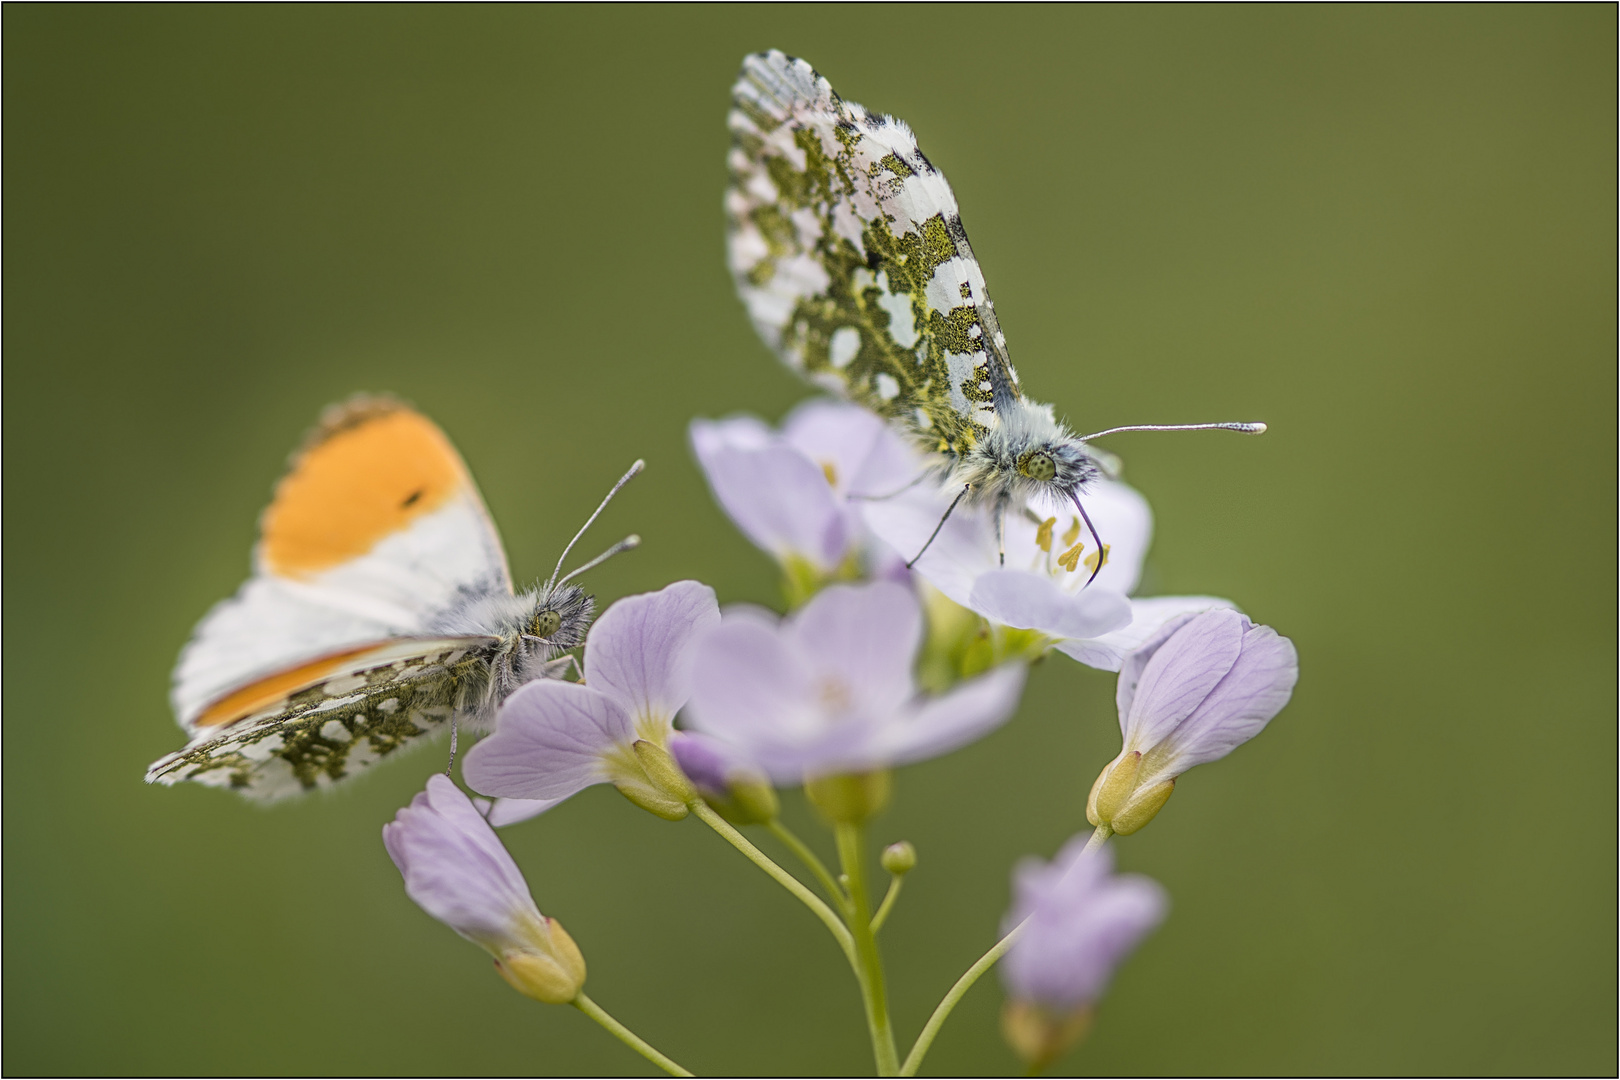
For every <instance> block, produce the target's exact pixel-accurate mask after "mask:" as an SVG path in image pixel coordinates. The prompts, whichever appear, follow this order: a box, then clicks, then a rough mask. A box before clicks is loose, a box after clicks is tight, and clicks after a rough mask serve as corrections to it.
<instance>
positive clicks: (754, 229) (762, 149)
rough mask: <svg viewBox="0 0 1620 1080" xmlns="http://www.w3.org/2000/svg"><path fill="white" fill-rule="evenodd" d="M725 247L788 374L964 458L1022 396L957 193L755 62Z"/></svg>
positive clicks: (774, 63)
mask: <svg viewBox="0 0 1620 1080" xmlns="http://www.w3.org/2000/svg"><path fill="white" fill-rule="evenodd" d="M732 102H733V109H732V111H731V115H730V119H729V123H730V127H731V132H732V140H733V141H732V149H731V156H730V169H731V187H730V189H729V190H728V191H727V195H726V210H727V217H728V220H729V224H730V234H729V251H730V261H731V269H732V273H733V275H734V276H735V279H736V282H737V290H738V292H739V294H740V295H741V296H742V299H743V302H744V303H745V304H746V305H747V306H748V312H749V315H750V317H751V318H752V319H753V322H754V326H755V328H756V329H757V330H758V331H759V333H760V336H761V337H763V338H764V339H765V341H766V343H767V344H769V345H770V346H771V347H772V348H773V349H775V350H776V352H777V353H778V355H779V356H781V358H782V359H783V361H785V362H786V363H787V364H788V365H789V366H791V367H793V368H795V369H796V370H798V371H800V372H802V373H803V374H805V375H806V376H807V377H809V378H811V379H812V380H813V381H815V382H816V383H818V384H820V385H823V386H826V387H828V388H829V389H832V390H835V391H837V392H839V393H842V394H844V395H846V396H848V397H850V398H852V399H853V400H855V401H857V402H859V403H860V404H862V405H865V406H866V407H868V408H870V409H872V410H874V411H875V412H877V413H879V414H880V415H883V416H885V417H889V418H891V419H893V420H895V421H897V422H899V423H900V424H902V425H903V426H905V427H907V428H909V429H911V430H912V431H913V432H915V433H916V434H918V435H919V436H921V437H923V439H924V440H925V442H926V443H927V444H929V445H932V446H934V447H936V448H937V449H939V450H942V451H947V452H951V453H955V454H961V453H963V452H964V451H966V450H967V449H968V448H969V447H971V446H972V445H973V444H974V443H975V442H976V441H977V440H978V439H979V438H980V437H981V436H982V435H983V434H984V433H985V432H986V431H988V430H990V429H991V428H994V427H996V426H997V424H998V421H999V419H1000V414H1001V413H1003V412H1005V411H1007V410H1008V409H1010V408H1012V407H1014V406H1015V404H1016V403H1017V402H1018V401H1019V399H1020V397H1021V395H1020V393H1019V389H1018V380H1017V375H1016V374H1015V373H1014V371H1013V368H1012V365H1011V363H1010V362H1009V361H1008V359H1007V349H1006V339H1005V338H1004V337H1003V335H1002V333H1001V329H1000V327H999V326H998V325H997V323H996V317H995V312H994V310H993V308H992V306H991V303H990V298H989V295H988V294H987V292H986V291H985V286H984V275H983V274H982V273H981V272H980V269H979V264H978V261H977V260H976V259H974V257H973V250H972V248H971V247H970V246H969V245H968V240H967V233H966V232H965V231H963V228H962V221H961V217H960V215H959V214H958V212H957V208H956V198H955V196H954V195H952V193H951V188H950V185H949V184H948V183H946V181H945V177H944V176H943V175H942V174H941V173H940V172H939V171H938V170H937V169H935V168H934V167H933V166H932V165H931V164H929V162H928V159H927V158H925V157H924V156H923V155H922V153H921V151H919V150H918V149H917V141H916V139H915V137H914V136H913V135H912V133H911V131H910V129H909V128H907V127H906V125H905V124H904V123H903V122H901V121H899V120H896V119H894V118H892V117H888V116H879V115H874V114H872V113H869V112H868V111H867V110H866V109H864V108H862V107H861V106H859V105H857V104H855V103H854V102H848V101H844V100H843V99H841V98H840V97H839V96H838V95H837V94H836V93H835V92H834V91H833V89H832V87H831V86H830V85H829V84H828V82H827V80H826V79H824V78H822V77H821V76H820V75H818V74H816V72H815V70H814V69H813V68H811V67H810V65H809V64H807V63H805V62H804V61H803V60H796V59H794V58H792V57H788V56H784V55H783V54H782V53H780V52H769V53H760V54H757V55H755V56H750V57H749V58H748V59H747V60H746V61H744V63H743V68H742V73H741V75H740V76H739V78H738V80H737V83H736V85H735V86H734V87H733V89H732Z"/></svg>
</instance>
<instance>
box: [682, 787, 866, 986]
mask: <svg viewBox="0 0 1620 1080" xmlns="http://www.w3.org/2000/svg"><path fill="white" fill-rule="evenodd" d="M692 813H694V814H696V815H697V816H698V817H699V818H702V819H703V823H704V824H705V825H707V826H708V827H709V828H711V829H713V830H714V831H715V832H717V833H719V834H720V835H721V836H723V837H725V839H726V841H727V842H728V843H730V844H731V846H732V847H734V848H736V849H737V850H738V851H740V852H742V853H743V854H744V855H746V856H747V857H748V859H749V861H750V862H752V863H753V864H754V865H755V866H757V867H759V868H760V869H761V870H763V871H765V872H766V873H767V874H769V875H771V877H773V878H775V879H776V882H777V884H779V885H781V886H782V888H784V889H786V890H787V891H788V892H790V893H792V894H793V895H794V896H796V897H798V898H799V901H800V902H801V903H803V904H804V906H805V907H807V908H809V909H810V910H811V911H812V912H813V913H814V914H815V916H816V918H818V919H820V920H821V921H822V922H823V923H825V924H826V926H827V929H828V930H829V931H831V932H832V936H833V938H834V939H835V940H837V942H838V947H839V948H840V949H843V950H844V956H845V958H847V959H848V960H849V963H850V966H851V967H856V969H857V970H859V968H858V967H857V959H856V953H855V943H854V941H853V940H851V938H850V934H849V930H848V928H846V927H845V926H844V924H843V922H841V921H840V920H839V918H838V916H837V915H836V914H835V913H834V912H833V909H832V908H830V907H828V906H827V904H826V902H825V901H823V900H822V899H821V897H819V896H817V895H816V894H815V893H813V892H811V891H810V890H809V889H808V888H806V887H805V884H804V882H802V881H800V880H799V879H798V878H796V877H794V876H793V875H792V874H790V873H788V872H787V871H786V870H784V869H782V868H781V867H780V866H778V865H776V863H774V862H772V861H771V859H770V857H769V856H767V855H766V854H765V853H764V852H763V851H761V850H759V848H757V847H755V846H754V845H753V844H750V843H749V842H748V838H747V837H745V836H743V834H742V833H740V832H738V831H737V830H736V829H734V828H732V827H731V823H730V822H729V821H727V820H726V819H725V818H723V817H721V816H720V815H719V814H717V813H715V812H714V810H713V809H712V808H710V806H709V805H708V804H707V803H705V802H704V801H703V800H702V799H698V800H696V801H694V802H693V803H692Z"/></svg>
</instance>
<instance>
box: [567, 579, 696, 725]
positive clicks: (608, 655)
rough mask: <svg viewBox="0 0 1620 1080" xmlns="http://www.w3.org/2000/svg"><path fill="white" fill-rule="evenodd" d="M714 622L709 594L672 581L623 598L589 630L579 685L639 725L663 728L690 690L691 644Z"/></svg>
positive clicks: (684, 583)
mask: <svg viewBox="0 0 1620 1080" xmlns="http://www.w3.org/2000/svg"><path fill="white" fill-rule="evenodd" d="M719 624H720V606H719V604H717V603H716V602H715V598H714V590H713V589H711V588H709V587H708V586H707V585H704V584H702V583H700V582H696V581H678V582H676V583H675V584H673V585H670V586H667V587H666V588H663V589H660V590H659V591H658V592H654V593H643V594H641V595H639V596H627V597H625V598H624V599H622V600H619V601H618V602H616V603H615V604H614V605H613V606H612V607H610V608H608V609H607V611H606V612H605V613H603V615H602V617H601V618H599V619H597V620H596V625H595V626H593V627H591V635H590V643H589V647H588V648H587V650H586V653H585V682H586V685H588V686H589V687H591V689H593V690H596V691H599V692H601V693H604V694H607V695H608V696H609V697H612V698H615V699H616V700H618V701H619V703H620V704H622V705H623V706H625V708H627V709H628V710H629V711H630V713H631V715H632V716H634V717H635V718H636V719H637V720H639V721H642V722H644V723H652V724H664V725H667V724H668V723H669V721H670V720H672V719H673V718H674V716H675V713H676V712H678V711H679V710H680V708H681V706H682V705H684V704H686V699H687V696H688V695H689V694H690V693H691V689H692V656H691V653H692V642H693V641H694V639H695V637H696V636H697V635H699V634H702V633H706V632H707V631H709V630H711V629H713V628H714V627H716V626H718V625H719Z"/></svg>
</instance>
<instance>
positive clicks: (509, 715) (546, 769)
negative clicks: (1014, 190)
mask: <svg viewBox="0 0 1620 1080" xmlns="http://www.w3.org/2000/svg"><path fill="white" fill-rule="evenodd" d="M635 739H636V733H635V726H634V724H633V723H632V721H631V718H630V714H629V713H628V712H627V711H626V710H625V708H624V707H623V706H622V705H620V704H619V703H618V702H617V701H615V700H613V699H612V698H610V697H608V696H607V695H606V694H603V693H601V692H599V691H597V690H593V689H591V688H590V687H586V686H580V685H579V684H578V683H565V682H556V681H553V680H550V679H546V680H542V681H540V682H532V683H529V684H528V685H527V686H525V687H523V688H522V689H520V690H518V691H517V693H515V694H513V695H512V696H511V697H509V698H507V699H506V704H504V705H502V706H501V712H500V718H499V721H498V722H497V724H496V727H495V734H493V735H491V736H489V737H488V738H486V739H484V740H483V741H482V742H480V743H479V744H478V745H477V746H474V747H473V748H472V749H471V750H470V751H468V752H467V763H466V765H464V766H463V767H462V774H463V775H464V776H465V777H466V778H467V783H468V784H470V785H472V787H473V790H475V791H480V792H483V793H484V794H485V795H500V796H504V797H506V798H513V799H566V798H567V797H568V796H570V795H573V794H574V793H576V792H578V791H582V790H584V789H585V788H587V787H589V786H590V785H592V784H598V783H601V782H603V781H604V780H606V779H607V774H606V772H605V771H604V768H603V758H604V757H605V756H606V755H607V754H609V753H611V752H612V750H613V749H614V748H615V747H619V746H628V745H630V744H631V743H632V742H634V741H635Z"/></svg>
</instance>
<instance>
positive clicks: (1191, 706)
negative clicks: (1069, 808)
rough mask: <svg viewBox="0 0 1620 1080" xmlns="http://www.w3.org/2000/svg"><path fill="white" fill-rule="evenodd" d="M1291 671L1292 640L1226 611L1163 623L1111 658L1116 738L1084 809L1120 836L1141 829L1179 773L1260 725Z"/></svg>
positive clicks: (1295, 667) (1281, 700) (1220, 753)
mask: <svg viewBox="0 0 1620 1080" xmlns="http://www.w3.org/2000/svg"><path fill="white" fill-rule="evenodd" d="M1298 678H1299V657H1298V654H1297V653H1295V651H1294V645H1293V643H1292V642H1291V641H1289V640H1288V639H1287V638H1285V637H1280V636H1279V635H1278V634H1277V632H1276V631H1275V630H1272V629H1271V628H1270V627H1268V626H1256V625H1255V624H1253V623H1251V622H1250V621H1249V620H1248V619H1247V618H1245V617H1244V616H1243V615H1240V614H1238V613H1237V612H1235V611H1228V610H1216V611H1206V612H1203V613H1201V614H1196V615H1183V616H1180V617H1179V618H1176V619H1173V620H1171V621H1170V622H1168V623H1166V624H1165V625H1164V627H1163V628H1161V629H1160V630H1159V631H1158V632H1157V633H1155V634H1154V635H1153V636H1152V637H1150V638H1149V639H1148V640H1147V642H1146V643H1145V644H1143V645H1142V647H1141V648H1139V649H1137V650H1136V651H1135V652H1133V653H1131V654H1130V655H1129V656H1127V657H1126V658H1125V661H1124V664H1123V666H1121V668H1120V672H1119V688H1118V690H1117V692H1116V695H1115V696H1116V699H1117V701H1118V704H1119V723H1120V733H1121V735H1122V736H1123V738H1124V742H1125V746H1124V749H1122V750H1121V751H1120V754H1119V756H1118V757H1117V758H1115V759H1114V760H1113V761H1111V762H1109V763H1108V766H1107V767H1106V768H1104V769H1103V771H1102V772H1101V773H1099V774H1098V776H1097V781H1096V783H1094V784H1092V785H1091V795H1090V797H1089V798H1088V799H1087V800H1086V818H1087V819H1088V820H1089V821H1090V822H1091V823H1092V824H1093V825H1097V826H1107V827H1108V828H1110V829H1111V830H1112V831H1113V832H1115V833H1118V834H1119V835H1120V836H1129V835H1130V834H1131V833H1133V832H1135V831H1136V830H1138V829H1140V828H1141V827H1142V826H1144V825H1146V824H1147V823H1148V822H1150V821H1152V820H1153V818H1154V816H1155V815H1157V814H1158V812H1159V811H1160V810H1162V809H1163V808H1164V804H1165V803H1166V802H1167V801H1168V800H1169V798H1170V795H1171V793H1172V792H1174V791H1175V783H1176V778H1177V777H1178V776H1180V775H1181V774H1182V773H1184V772H1186V771H1187V770H1188V769H1190V768H1192V767H1194V766H1195V765H1202V764H1205V763H1207V762H1211V761H1216V760H1219V759H1220V758H1223V757H1225V756H1226V755H1227V754H1229V753H1231V752H1232V751H1233V750H1234V749H1236V748H1237V747H1238V746H1240V745H1242V744H1243V743H1244V742H1246V741H1248V740H1249V739H1252V738H1253V737H1254V736H1255V735H1257V734H1259V733H1260V731H1261V730H1262V729H1263V728H1264V727H1265V726H1266V724H1267V723H1269V722H1270V720H1271V718H1272V717H1273V716H1275V715H1277V713H1278V712H1279V711H1280V710H1281V709H1282V707H1283V706H1284V705H1285V704H1287V703H1288V698H1289V695H1290V694H1292V693H1293V689H1294V682H1295V680H1296V679H1298Z"/></svg>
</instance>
